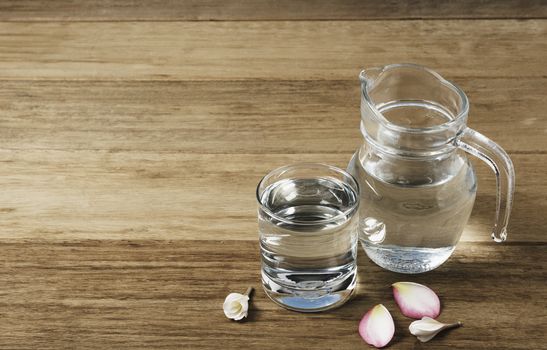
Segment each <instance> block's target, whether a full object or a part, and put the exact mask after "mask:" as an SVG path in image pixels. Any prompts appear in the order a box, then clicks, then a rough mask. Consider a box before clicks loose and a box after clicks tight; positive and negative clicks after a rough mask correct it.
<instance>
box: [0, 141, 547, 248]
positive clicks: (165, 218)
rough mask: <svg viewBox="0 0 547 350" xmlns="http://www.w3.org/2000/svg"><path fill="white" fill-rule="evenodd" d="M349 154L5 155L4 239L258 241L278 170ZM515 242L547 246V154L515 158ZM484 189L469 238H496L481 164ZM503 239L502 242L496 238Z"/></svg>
mask: <svg viewBox="0 0 547 350" xmlns="http://www.w3.org/2000/svg"><path fill="white" fill-rule="evenodd" d="M350 156H351V153H347V154H311V153H308V154H286V155H271V154H233V155H231V154H210V155H207V154H197V155H192V154H185V153H178V152H174V153H156V152H142V151H140V152H125V151H120V152H109V151H48V150H33V151H31V150H27V151H9V150H3V151H0V164H1V165H2V166H1V171H0V175H1V176H0V185H1V188H2V191H1V192H0V203H2V207H0V217H1V218H2V225H1V226H0V238H1V239H2V240H3V241H5V242H7V241H21V240H33V239H43V238H47V239H48V240H52V241H66V240H73V239H76V240H83V239H141V240H142V239H169V240H187V239H196V238H199V239H204V240H252V241H255V240H256V239H257V238H256V237H257V223H256V199H255V194H254V193H255V187H256V184H257V183H258V182H259V180H260V178H261V177H262V176H263V175H265V174H266V173H267V172H268V171H270V170H271V169H273V168H276V167H278V166H281V165H284V164H290V163H294V162H298V161H311V162H325V163H329V164H334V165H338V166H341V167H345V166H346V164H347V162H348V161H349V158H350ZM513 161H514V162H515V167H516V169H517V179H518V180H517V193H516V202H515V207H514V210H513V215H512V218H511V226H510V229H509V232H510V238H509V240H510V241H512V242H522V241H525V242H526V241H527V242H545V241H546V237H545V227H546V226H547V218H546V217H545V216H543V215H538V213H542V212H545V211H546V210H547V203H546V202H545V196H544V193H546V192H547V181H546V176H545V174H544V173H543V171H542V170H540V169H538V168H537V164H545V163H547V155H514V156H513ZM477 173H478V177H479V194H478V197H477V200H476V204H475V209H474V212H473V214H472V217H471V220H470V222H469V224H468V226H467V228H466V230H465V233H464V236H463V238H462V239H463V240H464V241H490V240H491V239H490V236H489V234H490V229H491V227H492V225H493V216H494V212H495V182H494V181H495V180H494V176H493V174H492V173H491V171H490V169H489V168H487V167H486V166H484V165H482V164H478V163H477ZM492 244H494V243H492Z"/></svg>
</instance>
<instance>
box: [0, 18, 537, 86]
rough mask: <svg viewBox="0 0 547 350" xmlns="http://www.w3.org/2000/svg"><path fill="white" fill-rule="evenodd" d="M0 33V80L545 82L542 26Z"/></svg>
mask: <svg viewBox="0 0 547 350" xmlns="http://www.w3.org/2000/svg"><path fill="white" fill-rule="evenodd" d="M0 33H2V35H0V62H1V65H0V68H1V69H0V79H31V80H38V79H61V80H71V79H93V80H118V79H124V80H143V79H153V80H226V79H236V80H241V79H289V80H295V79H304V80H309V79H313V80H320V79H329V80H332V79H344V80H349V79H355V77H356V75H357V74H358V72H359V70H360V69H361V68H363V67H370V66H378V65H384V64H387V63H396V62H414V63H419V64H423V65H426V66H430V67H432V68H435V69H438V70H439V71H441V72H442V73H443V74H445V75H447V76H451V77H519V78H522V77H544V76H547V65H545V52H547V41H546V40H544V38H545V37H546V36H547V21H543V20H527V21H517V20H494V21H492V20H454V21H436V20H432V21H422V20H418V21H346V22H340V21H334V22H329V21H326V22H325V21H319V22H317V21H311V22H284V21H277V22H275V21H274V22H207V23H205V22H137V23H135V22H117V23H109V22H102V23H97V22H92V23H88V22H81V23H71V22H67V23H64V22H55V23H48V22H46V23H6V22H3V23H0ZM524 67H525V69H524Z"/></svg>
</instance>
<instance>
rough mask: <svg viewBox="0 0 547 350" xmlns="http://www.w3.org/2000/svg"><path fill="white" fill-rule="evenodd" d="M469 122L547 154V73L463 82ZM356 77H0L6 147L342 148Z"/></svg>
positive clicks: (350, 128)
mask: <svg viewBox="0 0 547 350" xmlns="http://www.w3.org/2000/svg"><path fill="white" fill-rule="evenodd" d="M456 82H457V83H458V84H459V85H460V86H461V87H462V89H464V90H465V91H466V92H467V93H468V94H469V98H470V101H471V111H470V116H469V125H470V126H471V127H473V128H475V129H477V130H478V131H480V132H482V133H483V134H485V135H487V136H489V137H491V138H492V139H493V140H495V141H497V142H498V143H499V144H500V145H501V146H503V147H504V148H505V149H506V150H507V151H509V152H510V153H533V152H539V153H541V152H547V143H546V142H545V136H546V135H547V134H546V133H547V118H545V117H544V116H543V115H544V111H545V101H544V98H545V95H547V78H545V77H544V78H511V79H501V78H500V79H485V78H457V79H456ZM359 89H360V87H359V81H358V80H357V79H353V80H351V81H281V82H280V81H231V82H50V81H48V82H40V81H38V82H34V81H33V82H29V81H3V82H1V83H0V109H1V110H2V113H1V114H0V127H1V128H0V147H2V148H5V149H21V150H24V149H57V150H86V149H93V150H108V151H158V152H187V153H207V154H209V153H255V154H262V153H283V154H285V153H344V154H346V155H349V154H351V153H353V152H354V151H355V149H356V148H357V147H358V146H359V145H360V143H361V142H362V137H361V135H360V132H359V120H360V116H359V103H360V95H359V94H360V91H359Z"/></svg>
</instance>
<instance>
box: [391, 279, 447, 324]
mask: <svg viewBox="0 0 547 350" xmlns="http://www.w3.org/2000/svg"><path fill="white" fill-rule="evenodd" d="M392 287H393V296H394V297H395V301H396V302H397V305H399V308H400V309H401V312H402V313H403V315H405V316H406V317H410V318H415V319H421V318H422V317H425V316H427V317H431V318H437V316H439V314H440V313H441V302H440V301H439V297H438V296H437V294H435V292H434V291H432V290H431V289H429V288H428V287H426V286H424V285H421V284H418V283H413V282H397V283H393V284H392Z"/></svg>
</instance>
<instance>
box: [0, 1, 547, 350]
mask: <svg viewBox="0 0 547 350" xmlns="http://www.w3.org/2000/svg"><path fill="white" fill-rule="evenodd" d="M544 18H547V3H546V1H545V0H531V1H519V0H505V1H494V0H481V1H472V0H456V1H449V2H442V3H441V2H438V1H434V0H416V1H410V0H407V1H383V2H380V1H372V0H364V1H353V0H341V1H339V2H330V1H326V0H317V1H305V0H294V1H289V0H280V1H272V0H256V1H240V0H239V1H238V0H226V1H223V2H220V1H218V0H204V1H194V0H187V1H156V0H152V1H142V0H134V1H133V0H120V1H117V2H110V1H102V0H88V1H72V0H57V1H49V2H47V3H46V2H44V1H34V0H22V1H12V0H7V1H1V2H0V110H1V111H2V112H1V113H0V188H1V191H0V221H1V223H2V224H1V225H0V246H1V247H2V255H1V257H0V260H1V262H2V269H0V317H1V321H0V334H1V336H0V349H29V348H32V349H145V348H147V349H150V348H153V349H217V348H219V347H222V348H225V349H248V348H251V349H254V348H257V349H266V348H272V347H275V348H277V349H306V350H308V349H358V348H366V347H367V345H366V344H364V343H363V341H362V340H361V339H360V338H359V336H358V334H357V330H356V329H357V324H358V321H359V319H360V318H361V317H362V315H363V314H364V313H365V312H366V311H367V310H368V309H369V308H370V307H371V306H373V305H374V304H377V303H384V304H385V305H386V306H387V307H388V309H389V310H390V311H391V313H392V315H393V317H394V319H395V322H396V328H397V333H396V336H395V339H394V341H393V343H392V345H391V346H390V349H410V348H412V349H426V348H428V349H465V350H469V349H479V350H481V349H539V348H543V347H545V344H547V337H546V333H545V329H546V328H545V327H546V325H547V316H546V313H545V310H546V307H547V290H546V289H545V281H546V278H547V274H546V267H547V265H546V264H545V259H544V256H545V251H546V248H547V245H546V244H547V241H546V236H545V227H547V216H546V215H545V213H546V212H547V201H546V200H545V193H547V175H546V174H547V172H546V169H547V168H546V166H545V164H547V142H546V141H545V140H546V135H547V117H545V110H547V105H546V102H545V96H546V94H547V84H546V82H547V65H546V64H545V57H547V41H546V40H545V38H546V37H547V20H545V19H544ZM523 19H524V20H523ZM395 62H414V63H419V64H424V65H427V66H430V67H431V68H434V69H435V70H438V71H439V72H440V73H441V74H442V75H444V76H446V77H447V78H449V79H451V80H454V81H455V82H456V83H458V84H459V85H460V86H461V87H462V88H463V90H464V91H466V92H467V93H468V95H469V97H470V100H471V112H470V118H469V125H470V126H471V127H473V128H475V129H477V130H478V131H480V132H481V133H484V134H485V135H487V136H488V137H491V138H492V139H494V140H495V141H497V142H498V143H499V144H500V145H501V146H502V147H504V148H505V149H506V150H507V151H508V152H509V153H510V155H511V158H512V159H513V161H514V164H515V168H516V173H517V181H516V183H517V189H516V194H515V203H514V209H513V213H512V217H511V223H510V227H509V241H508V242H506V243H505V244H495V243H492V242H490V238H489V232H490V228H491V225H492V220H493V215H494V210H495V209H494V204H495V195H494V194H495V182H494V176H493V175H492V174H491V171H490V169H488V168H487V167H486V165H484V164H482V163H480V162H478V161H474V164H475V166H476V172H477V175H478V177H479V192H478V195H477V199H476V203H475V207H474V210H473V213H472V217H471V219H470V221H469V223H468V225H467V227H466V229H465V232H464V235H463V238H462V242H461V243H460V244H459V245H458V247H457V249H456V251H455V253H454V256H453V257H452V258H451V259H450V260H449V261H448V262H447V263H446V264H444V265H442V266H441V267H440V268H439V269H438V270H436V271H433V272H430V273H426V274H422V275H418V276H406V275H405V276H402V275H398V274H394V273H390V272H387V271H384V270H382V269H380V268H379V267H377V266H376V265H374V264H373V263H371V262H370V261H369V260H368V258H367V257H366V256H365V254H363V253H362V252H361V253H360V256H359V287H358V293H357V295H356V297H355V298H354V299H352V300H351V301H350V302H349V303H348V304H346V305H344V306H343V307H342V308H339V309H337V310H333V311H329V312H325V313H320V314H299V313H294V312H289V311H286V310H283V309H281V308H278V307H277V306H275V305H274V304H273V303H271V302H270V301H269V300H268V299H267V297H266V296H265V294H264V292H263V291H262V290H261V288H260V274H259V269H260V260H259V253H258V242H257V224H256V203H255V197H254V196H255V194H254V192H255V186H256V184H257V182H258V181H259V179H260V178H261V177H262V176H263V175H264V174H265V173H267V172H268V171H269V170H271V169H273V168H275V167H278V166H280V165H283V164H287V163H293V162H299V161H314V162H318V161H319V162H325V163H330V164H334V165H338V166H340V167H345V165H346V164H347V162H348V160H349V158H350V156H351V154H352V152H353V151H354V150H355V149H356V147H357V146H358V145H359V144H360V142H361V136H360V135H359V129H358V123H359V86H358V82H357V79H356V76H357V74H358V72H359V71H360V69H361V68H363V67H370V66H377V65H384V64H387V63H395ZM399 280H411V281H415V282H419V283H424V284H427V285H429V286H430V287H432V288H433V289H434V290H435V291H437V292H438V294H439V295H440V297H441V300H442V307H443V312H442V314H441V316H440V318H439V319H440V320H441V321H444V322H453V321H457V320H460V321H463V323H464V327H463V328H461V329H457V330H452V331H450V332H447V333H445V334H443V335H440V336H438V337H436V338H435V340H434V341H433V342H431V343H428V344H421V343H419V342H418V341H417V340H416V339H415V338H414V337H413V336H411V335H410V334H409V333H408V330H407V327H408V325H409V323H410V321H411V320H409V319H406V318H404V317H403V316H402V315H401V314H400V312H399V311H398V309H397V307H396V306H395V304H394V303H393V299H392V297H391V292H390V289H389V286H390V284H391V283H393V282H396V281H399ZM248 286H254V287H255V288H256V294H255V297H254V300H253V302H252V307H251V312H250V315H249V318H248V320H247V321H246V322H244V323H235V322H230V321H228V320H227V319H226V318H225V317H224V315H223V314H222V309H221V304H222V301H223V299H224V297H225V296H226V295H227V294H228V293H229V292H237V291H239V292H243V291H244V290H245V289H246V288H247V287H248Z"/></svg>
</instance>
